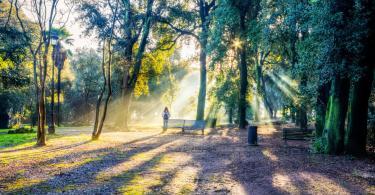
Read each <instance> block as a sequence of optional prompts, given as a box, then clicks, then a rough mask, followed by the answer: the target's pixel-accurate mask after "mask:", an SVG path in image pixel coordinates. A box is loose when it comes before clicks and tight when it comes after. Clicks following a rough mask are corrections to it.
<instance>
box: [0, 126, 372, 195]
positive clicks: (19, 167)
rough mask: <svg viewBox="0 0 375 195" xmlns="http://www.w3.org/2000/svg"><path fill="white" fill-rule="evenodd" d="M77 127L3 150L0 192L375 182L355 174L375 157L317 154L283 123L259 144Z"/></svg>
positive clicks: (312, 188) (203, 190)
mask: <svg viewBox="0 0 375 195" xmlns="http://www.w3.org/2000/svg"><path fill="white" fill-rule="evenodd" d="M72 129H74V128H72ZM140 129H142V128H140ZM72 132H74V133H73V134H74V136H73V135H69V132H68V129H65V130H63V131H62V132H61V134H60V135H57V136H55V137H53V138H51V139H50V140H49V144H48V145H47V146H46V147H42V148H40V147H32V145H29V144H25V145H18V146H15V147H13V148H5V149H3V150H1V151H0V157H1V158H0V159H1V161H0V163H1V166H0V182H1V184H0V193H14V194H17V193H18V194H45V193H47V192H49V193H73V194H77V193H84V194H103V193H105V194H108V193H115V194H118V193H124V194H147V193H156V194H229V193H230V194H275V193H276V194H280V193H290V194H301V193H302V194H304V193H308V194H314V193H318V194H319V193H330V192H331V193H336V192H338V193H340V194H346V193H353V192H360V193H369V192H371V190H372V189H373V188H371V181H368V180H366V179H363V178H357V177H356V179H350V180H348V178H352V177H353V175H352V171H350V170H351V169H352V168H353V167H355V169H356V170H358V171H361V172H366V171H369V168H368V167H369V166H370V165H371V161H366V160H365V161H363V160H356V159H350V158H346V157H330V156H325V155H319V154H311V153H309V149H308V147H309V146H308V143H306V142H298V141H290V142H288V143H287V144H285V143H284V141H282V140H281V137H280V127H279V126H277V125H260V126H259V131H258V133H259V144H260V145H259V146H257V147H251V146H248V145H247V142H246V140H247V133H246V131H240V130H238V129H237V128H226V127H219V128H217V129H207V131H206V133H205V135H200V133H196V132H189V133H185V134H181V133H180V130H178V129H172V130H168V131H167V132H164V133H161V132H160V130H159V129H153V130H152V129H150V127H147V128H144V130H139V131H136V130H134V131H129V132H109V131H104V133H103V135H102V137H101V139H100V140H98V141H90V133H91V132H90V131H89V130H88V129H86V130H85V129H81V131H80V133H78V131H72ZM30 146H31V148H30ZM338 159H339V161H340V165H338V164H337V163H336V162H337V161H338ZM337 167H341V168H340V169H339V171H340V172H338V171H337Z"/></svg>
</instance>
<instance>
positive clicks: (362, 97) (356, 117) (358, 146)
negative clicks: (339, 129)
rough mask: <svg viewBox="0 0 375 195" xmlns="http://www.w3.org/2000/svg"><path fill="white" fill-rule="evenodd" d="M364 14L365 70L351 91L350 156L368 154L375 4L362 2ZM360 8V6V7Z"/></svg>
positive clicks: (348, 136)
mask: <svg viewBox="0 0 375 195" xmlns="http://www.w3.org/2000/svg"><path fill="white" fill-rule="evenodd" d="M360 3H361V4H362V6H363V10H358V11H359V12H361V13H364V14H363V16H362V18H363V21H365V22H366V25H365V28H367V29H366V30H367V34H366V36H363V37H362V39H361V40H360V42H361V44H362V45H363V50H362V52H361V54H362V55H363V56H364V58H363V59H362V60H361V61H360V64H359V66H360V67H361V68H363V69H362V70H363V72H362V75H361V77H360V78H359V80H358V81H357V82H354V83H353V88H352V90H351V96H350V105H349V111H348V127H347V131H346V136H345V149H346V152H347V153H349V154H354V155H364V154H366V141H367V139H366V138H367V117H368V105H369V104H368V101H369V97H370V95H371V88H372V82H373V79H374V66H375V60H374V56H373V52H374V49H375V2H374V1H360ZM358 7H359V8H360V6H358Z"/></svg>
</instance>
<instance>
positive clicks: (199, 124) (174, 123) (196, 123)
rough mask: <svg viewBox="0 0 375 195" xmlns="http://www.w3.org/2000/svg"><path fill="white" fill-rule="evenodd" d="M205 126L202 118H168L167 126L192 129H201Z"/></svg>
mask: <svg viewBox="0 0 375 195" xmlns="http://www.w3.org/2000/svg"><path fill="white" fill-rule="evenodd" d="M205 126H206V121H204V120H184V119H169V120H168V128H184V127H189V128H193V129H202V128H204V127H205Z"/></svg>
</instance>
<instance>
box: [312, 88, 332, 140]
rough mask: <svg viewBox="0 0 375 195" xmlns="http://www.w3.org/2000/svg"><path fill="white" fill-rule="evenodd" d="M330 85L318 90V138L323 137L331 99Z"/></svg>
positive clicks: (316, 124)
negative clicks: (329, 99)
mask: <svg viewBox="0 0 375 195" xmlns="http://www.w3.org/2000/svg"><path fill="white" fill-rule="evenodd" d="M329 89H330V84H329V83H325V84H322V85H320V86H319V88H318V98H317V101H316V108H315V111H316V117H315V129H316V130H315V132H316V137H321V136H322V135H323V130H324V124H325V118H326V111H327V104H328V98H329Z"/></svg>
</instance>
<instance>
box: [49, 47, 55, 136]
mask: <svg viewBox="0 0 375 195" xmlns="http://www.w3.org/2000/svg"><path fill="white" fill-rule="evenodd" d="M55 52H56V51H55ZM53 58H55V57H54V56H53ZM53 61H54V60H53ZM55 63H56V62H55ZM51 68H52V71H51V74H52V75H51V96H50V97H51V103H50V117H51V119H50V120H51V121H50V124H49V127H48V133H49V134H55V111H54V109H55V66H54V64H52V66H51Z"/></svg>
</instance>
